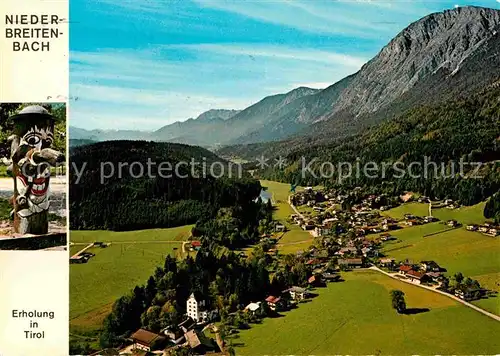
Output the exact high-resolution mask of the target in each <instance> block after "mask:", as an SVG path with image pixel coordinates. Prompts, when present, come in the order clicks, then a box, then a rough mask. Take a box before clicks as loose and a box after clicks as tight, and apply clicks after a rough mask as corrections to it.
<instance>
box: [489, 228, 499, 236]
mask: <svg viewBox="0 0 500 356" xmlns="http://www.w3.org/2000/svg"><path fill="white" fill-rule="evenodd" d="M487 235H490V236H493V237H495V236H498V235H500V229H498V228H496V227H494V228H491V229H489V230H488V232H487Z"/></svg>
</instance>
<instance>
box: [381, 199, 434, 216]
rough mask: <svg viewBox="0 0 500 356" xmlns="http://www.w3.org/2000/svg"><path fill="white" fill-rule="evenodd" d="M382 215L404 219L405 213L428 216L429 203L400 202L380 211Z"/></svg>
mask: <svg viewBox="0 0 500 356" xmlns="http://www.w3.org/2000/svg"><path fill="white" fill-rule="evenodd" d="M381 213H382V215H387V216H390V217H391V218H394V219H404V217H405V214H412V215H416V216H428V215H429V204H424V203H415V202H411V203H406V204H401V205H400V206H398V207H395V208H393V209H390V210H387V211H383V212H381Z"/></svg>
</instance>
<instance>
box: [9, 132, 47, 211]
mask: <svg viewBox="0 0 500 356" xmlns="http://www.w3.org/2000/svg"><path fill="white" fill-rule="evenodd" d="M53 141H54V133H53V132H52V128H51V127H38V126H36V125H35V126H31V127H30V128H29V129H28V131H27V132H26V133H25V134H24V135H23V136H22V137H21V140H20V142H19V143H20V145H27V146H29V147H31V148H32V149H33V150H34V151H40V150H41V149H43V148H47V147H50V146H51V145H52V142H53ZM19 168H20V172H19V174H18V175H17V176H16V179H17V188H18V192H19V194H20V195H21V196H24V197H25V198H26V204H25V206H26V208H24V209H22V210H20V211H19V212H18V213H19V214H20V215H21V216H25V217H26V216H29V215H32V214H35V213H40V212H42V211H44V210H47V209H48V208H49V199H48V194H47V193H48V188H49V179H50V166H49V165H47V164H44V163H42V164H36V163H35V162H34V161H33V160H32V158H31V155H29V157H26V158H23V159H21V160H20V161H19Z"/></svg>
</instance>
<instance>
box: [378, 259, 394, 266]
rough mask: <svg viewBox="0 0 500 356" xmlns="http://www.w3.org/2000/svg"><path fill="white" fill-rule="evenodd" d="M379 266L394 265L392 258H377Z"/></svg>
mask: <svg viewBox="0 0 500 356" xmlns="http://www.w3.org/2000/svg"><path fill="white" fill-rule="evenodd" d="M379 264H380V267H392V266H394V258H388V257H386V258H381V259H380V260H379Z"/></svg>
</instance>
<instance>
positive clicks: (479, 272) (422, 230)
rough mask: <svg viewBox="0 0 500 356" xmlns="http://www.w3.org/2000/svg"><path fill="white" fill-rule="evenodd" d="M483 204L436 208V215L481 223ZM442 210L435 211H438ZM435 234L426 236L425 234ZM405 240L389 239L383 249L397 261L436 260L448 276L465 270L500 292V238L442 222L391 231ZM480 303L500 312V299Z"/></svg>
mask: <svg viewBox="0 0 500 356" xmlns="http://www.w3.org/2000/svg"><path fill="white" fill-rule="evenodd" d="M483 208H484V203H481V204H478V205H475V206H472V207H466V208H460V209H454V210H451V209H433V215H434V216H436V217H438V218H439V219H442V220H443V221H446V220H449V219H455V220H457V221H459V222H461V223H463V224H464V225H465V224H468V223H473V222H475V223H482V222H483V221H484V217H483V218H482V219H481V218H480V217H481V216H482V209H483ZM438 211H439V213H436V212H438ZM431 233H435V234H434V235H431V236H427V237H424V236H425V235H428V234H431ZM391 234H392V235H394V236H396V237H397V238H398V239H400V240H402V241H401V242H399V243H395V242H387V243H385V244H384V247H383V250H382V251H383V252H384V253H385V254H386V255H388V256H390V257H394V258H396V259H397V260H405V259H407V258H408V259H410V260H411V261H413V262H416V263H418V262H420V261H422V260H434V261H436V262H437V263H438V264H439V265H441V266H442V267H444V268H446V269H447V275H449V276H450V275H453V274H455V273H456V272H462V274H463V275H464V276H466V277H470V278H473V279H477V280H478V281H479V282H480V283H481V285H484V286H485V287H486V288H488V289H491V290H496V291H498V292H500V285H499V283H500V280H499V272H500V260H499V258H498V256H499V255H500V239H498V238H493V237H490V236H486V235H483V234H481V233H479V232H471V231H467V230H466V229H465V227H464V226H462V227H460V228H457V229H450V228H448V227H447V226H446V225H444V224H443V222H442V221H441V222H435V223H431V224H425V225H419V226H414V227H407V228H404V229H401V230H398V231H394V232H391ZM473 303H474V304H476V305H477V306H479V307H481V308H483V309H485V310H488V311H490V312H492V313H495V314H497V315H500V298H499V297H496V298H488V299H482V300H479V301H474V302H473Z"/></svg>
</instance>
